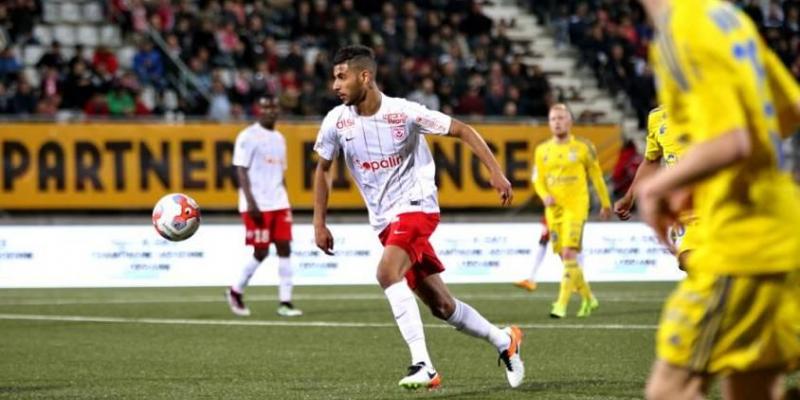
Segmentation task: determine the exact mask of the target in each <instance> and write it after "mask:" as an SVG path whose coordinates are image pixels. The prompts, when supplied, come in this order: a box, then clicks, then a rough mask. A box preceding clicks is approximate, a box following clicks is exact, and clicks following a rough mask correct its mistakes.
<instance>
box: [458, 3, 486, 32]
mask: <svg viewBox="0 0 800 400" xmlns="http://www.w3.org/2000/svg"><path fill="white" fill-rule="evenodd" d="M492 25H493V22H492V19H491V18H489V17H487V16H486V15H485V14H484V13H483V11H482V10H481V3H480V2H479V1H477V0H473V1H472V4H470V10H469V13H468V14H467V16H466V17H465V18H464V19H463V20H462V21H461V26H460V29H461V32H464V33H465V34H467V36H468V37H470V38H473V37H475V36H478V35H483V34H489V33H490V32H491V31H492Z"/></svg>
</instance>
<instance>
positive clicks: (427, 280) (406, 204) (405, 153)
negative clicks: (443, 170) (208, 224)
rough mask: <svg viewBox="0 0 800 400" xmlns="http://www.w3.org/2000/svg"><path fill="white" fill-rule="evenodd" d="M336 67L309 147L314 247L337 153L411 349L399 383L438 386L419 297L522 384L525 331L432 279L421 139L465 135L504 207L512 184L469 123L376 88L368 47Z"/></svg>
mask: <svg viewBox="0 0 800 400" xmlns="http://www.w3.org/2000/svg"><path fill="white" fill-rule="evenodd" d="M333 64H334V67H333V76H334V83H333V90H334V91H335V92H336V95H337V96H339V98H340V99H341V100H342V102H343V103H344V104H341V105H339V106H337V107H335V108H334V109H333V110H331V111H330V112H329V113H328V115H327V116H326V117H325V119H324V120H323V121H322V126H321V127H320V130H319V134H318V136H317V141H316V144H315V146H314V149H315V151H316V152H317V154H318V155H319V162H318V164H317V169H316V172H315V176H314V234H315V240H316V244H317V246H318V247H319V248H320V249H322V250H323V251H324V252H325V253H326V254H329V255H332V254H333V250H334V249H333V245H334V243H333V236H331V232H330V230H328V227H327V225H326V214H327V207H328V195H329V192H330V185H331V173H330V171H331V165H332V162H333V160H334V158H335V157H336V156H337V154H338V153H339V151H341V152H343V153H344V158H345V161H346V164H347V167H348V169H349V170H350V174H351V175H352V177H353V179H354V180H355V182H356V184H357V185H358V188H359V190H360V191H361V194H362V196H363V197H364V201H365V202H366V205H367V209H368V211H369V220H370V224H371V225H372V227H373V228H374V229H375V231H376V233H377V234H378V237H379V239H380V241H381V244H383V246H384V250H383V255H382V257H381V260H380V262H379V264H378V269H377V280H378V283H379V284H380V285H381V287H382V288H383V290H384V293H385V294H386V298H387V299H388V300H389V305H390V306H391V309H392V313H393V314H394V318H395V321H396V322H397V326H398V327H399V328H400V333H401V335H402V336H403V339H405V341H406V343H407V344H408V348H409V350H410V352H411V366H410V367H409V369H408V374H407V376H405V377H404V378H403V379H401V380H400V382H399V385H400V386H401V387H405V388H408V389H413V388H424V387H427V388H435V387H438V386H439V385H440V384H441V377H440V375H439V373H437V372H436V369H435V368H434V366H433V363H432V362H431V359H430V356H429V355H428V349H427V346H426V344H425V334H424V331H423V327H422V319H421V318H420V312H419V308H418V306H417V302H416V300H415V299H414V293H416V295H417V296H418V297H419V298H420V299H421V300H422V301H423V302H424V303H425V304H426V305H427V306H428V307H429V308H430V310H431V312H432V313H433V315H434V316H436V317H437V318H440V319H442V320H444V321H446V322H447V323H448V324H450V325H452V326H454V327H455V328H456V329H458V330H459V331H461V332H464V333H466V334H468V335H471V336H475V337H478V338H482V339H484V340H486V341H488V342H489V343H491V344H492V345H493V346H494V347H495V348H496V349H497V351H498V352H499V354H500V360H501V361H503V366H504V369H505V370H506V374H507V378H508V382H509V384H510V385H511V386H512V387H517V386H519V385H520V384H521V383H522V379H523V377H524V375H525V369H524V365H523V363H522V360H521V358H520V345H521V344H522V331H521V330H520V329H519V328H518V327H516V326H511V327H507V328H505V329H500V328H498V327H496V326H495V325H492V324H491V323H489V321H487V320H486V319H485V318H484V317H483V316H482V315H481V314H480V313H478V312H477V311H476V310H475V309H474V308H472V307H470V306H469V305H468V304H466V303H463V302H461V301H459V300H458V299H455V298H454V297H453V296H452V295H451V294H450V292H449V291H448V289H447V286H446V285H445V284H444V282H443V281H442V278H441V277H440V275H439V273H440V272H442V271H444V266H443V265H442V263H441V261H439V259H438V257H437V256H436V253H435V252H434V250H433V247H431V244H430V242H429V241H428V238H429V237H430V235H431V234H432V233H433V231H434V229H436V225H437V224H438V223H439V204H438V196H437V189H436V184H435V183H434V174H435V168H436V166H435V165H434V163H433V157H432V156H431V152H430V150H429V149H428V145H427V143H426V141H425V138H424V137H423V135H426V134H434V135H449V136H453V137H456V138H459V139H461V140H462V141H464V142H465V143H466V144H467V145H468V146H469V147H470V148H471V149H472V151H473V152H474V153H475V154H476V155H477V156H478V157H479V158H480V160H481V161H482V162H483V164H484V165H485V166H486V167H488V169H489V171H490V172H491V178H490V183H491V185H492V187H494V188H495V189H496V190H497V192H498V193H499V195H500V198H501V201H502V204H503V205H504V206H506V205H509V204H511V198H512V191H511V184H510V183H509V181H508V179H506V177H505V176H504V175H503V173H502V171H501V169H500V165H499V164H498V163H497V160H496V159H495V158H494V156H493V155H492V153H491V151H490V150H489V148H488V146H487V145H486V142H484V140H483V139H482V138H481V136H480V135H478V133H477V132H476V131H475V130H474V129H473V128H472V127H470V126H469V125H465V124H464V123H462V122H460V121H457V120H455V119H453V118H450V117H449V116H447V115H444V114H442V113H440V112H438V111H431V110H428V109H427V108H425V107H424V106H422V105H420V104H417V103H414V102H411V101H408V100H405V99H399V98H392V97H389V96H386V95H385V94H383V93H381V92H380V91H379V90H378V87H377V86H376V83H375V70H376V64H375V58H374V54H373V52H372V50H371V49H369V48H368V47H364V46H358V45H354V46H347V47H344V48H341V49H339V51H338V52H337V53H336V55H335V56H334V59H333ZM498 363H499V362H498Z"/></svg>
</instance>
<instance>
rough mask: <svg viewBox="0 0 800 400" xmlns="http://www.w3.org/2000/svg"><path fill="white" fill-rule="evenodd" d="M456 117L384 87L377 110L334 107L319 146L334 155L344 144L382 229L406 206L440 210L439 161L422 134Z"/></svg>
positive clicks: (372, 217) (446, 126)
mask: <svg viewBox="0 0 800 400" xmlns="http://www.w3.org/2000/svg"><path fill="white" fill-rule="evenodd" d="M451 122H452V119H451V118H450V117H449V116H447V115H445V114H442V113H440V112H438V111H432V110H429V109H427V108H425V107H424V106H422V105H420V104H418V103H415V102H412V101H408V100H406V99H401V98H394V97H389V96H386V95H384V94H383V93H381V105H380V108H379V109H378V112H376V113H375V114H374V115H371V116H368V117H362V116H360V115H358V113H357V112H356V108H355V106H347V105H344V104H342V105H340V106H337V107H336V108H334V109H333V110H331V111H330V112H329V113H328V115H326V116H325V119H324V120H323V121H322V126H320V130H319V134H318V135H317V142H316V144H315V145H314V150H315V151H316V152H317V154H319V156H320V157H322V158H324V159H326V160H333V159H334V158H335V157H336V156H337V154H338V152H339V150H342V151H343V152H344V159H345V162H346V164H347V167H348V169H349V170H350V174H351V175H352V176H353V179H354V180H355V182H356V184H357V185H358V188H359V189H360V191H361V196H362V197H363V198H364V202H365V203H366V204H367V210H368V211H369V221H370V224H371V225H372V227H373V228H375V229H376V230H377V231H381V230H383V229H384V228H385V227H386V226H387V225H389V223H390V222H391V220H392V219H393V218H394V217H395V216H396V215H397V214H401V213H404V212H412V211H422V212H426V213H433V212H439V200H438V195H437V189H436V183H435V181H434V175H435V172H436V166H435V165H434V162H433V156H432V155H431V151H430V149H428V143H427V142H426V141H425V138H424V137H422V136H421V135H425V134H434V135H446V134H447V133H448V132H449V131H450V123H451Z"/></svg>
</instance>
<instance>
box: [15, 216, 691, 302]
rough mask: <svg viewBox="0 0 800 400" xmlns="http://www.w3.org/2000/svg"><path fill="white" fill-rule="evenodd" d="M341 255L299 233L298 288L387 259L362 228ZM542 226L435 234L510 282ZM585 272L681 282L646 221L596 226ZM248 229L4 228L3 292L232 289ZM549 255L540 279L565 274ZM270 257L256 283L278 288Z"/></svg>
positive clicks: (449, 255)
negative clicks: (173, 235) (177, 233)
mask: <svg viewBox="0 0 800 400" xmlns="http://www.w3.org/2000/svg"><path fill="white" fill-rule="evenodd" d="M330 228H331V231H332V232H333V235H334V240H335V251H336V255H335V256H327V255H325V254H323V253H321V252H320V251H319V250H318V249H317V248H316V246H315V245H314V235H313V227H312V226H311V225H309V224H299V225H295V227H294V232H293V233H294V241H293V245H292V247H293V256H292V262H293V264H294V266H295V282H296V284H298V285H341V284H375V268H376V266H377V264H378V260H379V258H380V254H381V246H380V243H379V242H378V239H377V237H376V234H375V233H374V232H373V231H372V230H371V229H370V228H369V227H368V226H367V225H365V224H341V225H332V226H331V227H330ZM541 229H542V226H541V225H540V224H537V223H504V224H499V223H486V224H483V223H473V224H461V223H443V224H441V225H440V226H439V228H438V229H437V231H436V233H434V235H433V236H432V238H431V241H432V243H433V246H434V247H435V248H436V251H437V253H438V254H439V256H440V257H441V259H442V261H443V262H444V264H445V266H446V267H447V270H446V271H445V272H444V274H443V278H444V279H445V281H447V282H451V283H478V282H513V281H516V280H519V279H522V278H525V277H527V276H528V275H529V273H530V269H531V267H532V264H533V259H534V256H535V253H536V247H537V245H538V244H537V241H538V238H539V234H540V233H541ZM583 244H584V251H583V253H584V270H585V273H586V276H587V278H588V279H589V280H590V281H670V280H677V279H680V278H681V277H683V273H682V272H680V271H679V270H678V268H677V264H676V262H675V259H674V257H673V256H672V255H671V254H669V252H668V251H667V250H666V249H665V248H664V247H663V246H661V245H660V244H659V243H658V242H657V240H656V239H655V237H654V236H653V234H652V231H651V230H650V229H649V228H648V227H647V226H645V225H644V224H641V223H632V222H631V223H589V224H587V227H586V230H585V234H584V239H583ZM250 253H251V250H250V249H249V248H247V247H245V246H244V228H243V227H242V226H241V225H238V224H237V225H232V224H219V225H215V224H206V225H204V226H202V227H200V230H199V231H198V232H197V234H195V236H193V237H192V238H190V239H189V240H186V241H184V242H179V243H173V242H168V241H166V240H164V239H162V238H161V237H160V236H158V235H157V234H156V232H155V231H154V229H153V227H152V226H147V225H123V226H97V225H95V226H74V225H73V226H58V225H57V226H22V225H17V226H14V225H6V226H0V287H4V288H12V287H144V286H227V285H230V284H231V282H234V281H235V280H236V278H237V277H238V274H239V272H240V270H241V268H240V267H241V265H243V264H244V262H245V261H246V259H247V258H248V257H251V255H250ZM561 272H562V269H561V263H560V261H559V260H558V258H557V257H556V256H555V255H554V254H552V252H549V253H548V255H547V257H546V258H545V261H544V264H543V265H542V266H541V268H540V270H539V274H538V280H540V281H544V282H555V281H559V280H560V278H561ZM277 279H278V274H277V259H276V258H275V257H270V258H268V259H267V261H266V265H265V266H262V267H261V269H260V270H259V272H258V273H257V274H256V275H255V276H254V278H253V284H255V285H275V284H277Z"/></svg>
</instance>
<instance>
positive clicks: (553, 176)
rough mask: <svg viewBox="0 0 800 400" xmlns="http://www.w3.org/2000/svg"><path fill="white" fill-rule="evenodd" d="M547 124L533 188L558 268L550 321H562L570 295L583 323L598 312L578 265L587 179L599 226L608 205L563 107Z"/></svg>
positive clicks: (591, 154)
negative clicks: (541, 205) (594, 196)
mask: <svg viewBox="0 0 800 400" xmlns="http://www.w3.org/2000/svg"><path fill="white" fill-rule="evenodd" d="M548 122H549V124H550V131H551V132H552V133H553V137H552V138H551V139H550V140H548V141H546V142H544V143H542V144H540V145H539V146H538V147H537V148H536V155H535V165H536V177H535V181H534V187H535V188H536V194H538V195H539V197H541V198H542V201H543V202H544V205H545V216H546V218H547V224H548V228H549V229H550V238H551V243H552V245H553V251H554V252H555V253H557V254H559V255H560V256H561V260H562V261H563V262H564V276H563V277H562V278H561V288H560V291H559V294H558V299H557V300H556V302H555V303H553V308H552V309H551V311H550V316H551V317H553V318H563V317H565V316H566V315H567V304H568V303H569V298H570V295H571V294H572V291H573V290H575V291H577V292H578V293H579V294H580V295H581V299H582V301H581V308H580V310H578V314H577V315H578V316H579V317H586V316H589V315H590V314H591V313H592V311H593V310H595V309H596V308H597V307H598V306H599V303H598V301H597V299H596V298H595V297H594V295H592V291H591V288H590V287H589V284H588V283H587V282H586V280H585V279H584V276H583V271H582V270H581V266H580V264H579V262H578V255H579V253H580V251H581V241H582V239H583V225H584V224H585V223H586V219H587V218H588V217H589V185H588V181H587V177H588V178H590V179H591V180H592V184H593V185H594V188H595V191H596V192H597V196H598V197H599V198H600V203H601V204H602V210H600V216H601V218H602V219H603V220H607V219H608V217H609V215H610V214H611V201H610V200H609V197H608V189H606V184H605V182H604V181H603V173H602V170H601V169H600V164H599V163H598V161H597V155H596V151H595V149H594V145H592V143H591V142H589V141H588V140H585V139H582V138H577V137H575V136H573V135H572V134H570V128H571V127H572V115H571V114H570V112H569V110H568V109H567V106H565V105H564V104H556V105H554V106H552V107H551V108H550V113H549V114H548Z"/></svg>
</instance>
